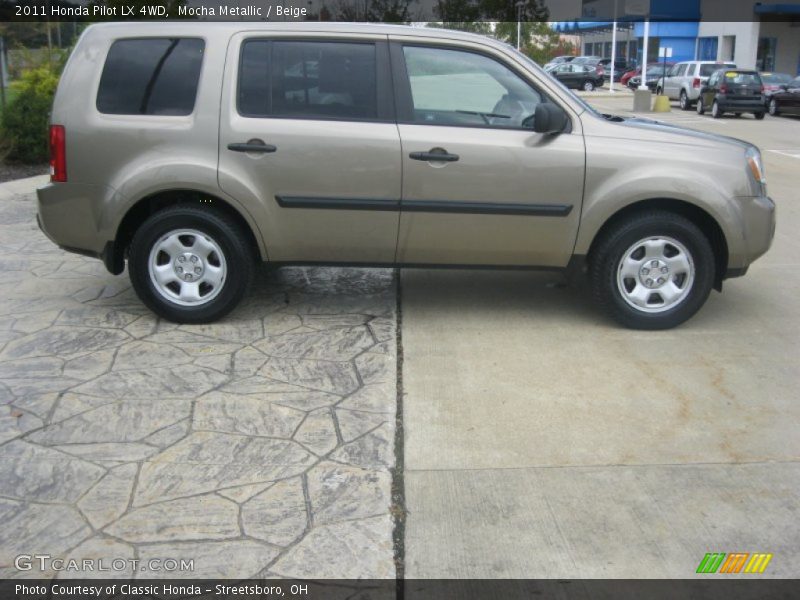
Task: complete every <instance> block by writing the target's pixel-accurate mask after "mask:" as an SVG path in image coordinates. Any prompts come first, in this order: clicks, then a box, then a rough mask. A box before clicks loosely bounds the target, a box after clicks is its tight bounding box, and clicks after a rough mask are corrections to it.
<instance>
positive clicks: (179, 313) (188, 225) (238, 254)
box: [128, 204, 256, 323]
mask: <svg viewBox="0 0 800 600" xmlns="http://www.w3.org/2000/svg"><path fill="white" fill-rule="evenodd" d="M181 229H191V230H195V231H198V232H200V233H203V234H206V235H207V236H208V237H209V238H211V239H212V240H213V241H214V242H215V243H216V245H217V246H218V247H219V248H220V249H221V252H222V254H223V257H224V261H225V264H226V269H225V271H226V272H225V277H224V280H223V283H222V284H221V285H220V288H221V289H219V291H218V292H216V295H215V296H214V297H213V298H212V299H210V300H208V301H207V302H205V303H201V304H199V305H196V306H183V305H181V304H177V303H175V302H172V301H170V300H169V299H167V298H166V297H165V296H164V295H162V293H161V292H159V291H158V290H157V289H156V287H155V285H154V283H153V281H152V279H151V277H150V270H149V264H148V261H149V260H150V252H151V250H152V249H153V247H154V245H155V244H156V243H158V242H159V241H160V240H162V239H163V238H164V236H165V235H167V234H169V233H170V232H172V231H178V230H181ZM248 239H249V236H248V235H247V232H245V231H242V228H241V227H240V226H239V225H238V224H237V223H236V222H235V221H234V220H233V219H231V218H230V217H229V216H228V215H226V214H225V213H223V212H221V211H218V210H215V209H210V208H207V207H200V206H197V205H194V204H178V205H175V206H170V207H168V208H165V209H163V210H161V211H159V212H157V213H155V214H153V215H152V216H150V217H149V218H148V219H147V220H146V221H145V222H144V223H143V224H142V225H141V226H140V227H139V229H138V230H137V231H136V234H135V235H134V236H133V240H132V241H131V245H130V249H129V254H128V271H129V273H130V278H131V283H132V284H133V289H134V290H135V291H136V294H137V295H138V296H139V298H140V299H141V300H142V302H143V303H144V304H145V305H146V306H147V307H148V308H149V309H150V310H152V311H153V312H154V313H156V314H157V315H158V316H160V317H163V318H165V319H167V320H169V321H173V322H175V323H210V322H212V321H216V320H218V319H220V318H222V317H224V316H225V315H226V314H228V313H229V312H230V311H231V310H233V309H234V308H235V307H236V305H237V304H238V303H239V302H240V301H241V299H242V298H243V297H244V295H245V293H246V292H247V289H248V287H249V286H250V283H251V281H252V279H253V271H254V263H255V253H256V251H255V249H254V248H252V247H251V245H250V244H248V242H247V240H248ZM190 241H191V240H190ZM193 243H194V242H193ZM190 249H191V248H190ZM169 285H172V284H169Z"/></svg>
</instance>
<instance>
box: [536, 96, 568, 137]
mask: <svg viewBox="0 0 800 600" xmlns="http://www.w3.org/2000/svg"><path fill="white" fill-rule="evenodd" d="M525 121H526V122H525V125H526V126H528V127H531V126H532V127H533V130H534V131H535V132H536V133H542V134H545V135H552V134H557V133H561V132H563V131H564V129H565V128H566V127H567V122H568V119H567V113H566V112H565V111H564V109H562V108H561V107H560V106H556V105H555V104H552V103H550V102H542V103H541V104H539V105H537V106H536V112H535V113H533V115H532V116H531V117H529V118H528V119H526V120H525Z"/></svg>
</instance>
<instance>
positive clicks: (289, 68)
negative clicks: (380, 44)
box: [237, 40, 378, 120]
mask: <svg viewBox="0 0 800 600" xmlns="http://www.w3.org/2000/svg"><path fill="white" fill-rule="evenodd" d="M376 68H377V67H376V55H375V45H374V44H361V43H346V42H300V41H269V40H249V41H247V42H245V44H244V46H243V48H242V59H241V68H240V73H239V88H238V98H237V102H238V108H239V112H240V113H241V114H242V115H244V116H248V117H270V116H274V117H298V118H312V119H313V118H328V119H330V118H334V119H348V120H362V119H375V118H377V113H378V103H377V78H376Z"/></svg>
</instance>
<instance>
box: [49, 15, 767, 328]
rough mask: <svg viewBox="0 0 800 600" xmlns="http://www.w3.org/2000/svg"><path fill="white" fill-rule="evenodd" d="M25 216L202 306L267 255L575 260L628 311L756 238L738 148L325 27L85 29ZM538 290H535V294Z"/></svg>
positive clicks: (741, 259) (697, 279) (458, 52)
mask: <svg viewBox="0 0 800 600" xmlns="http://www.w3.org/2000/svg"><path fill="white" fill-rule="evenodd" d="M51 149H52V159H51V172H52V177H51V180H52V181H51V182H50V183H49V184H48V185H46V186H44V187H42V188H41V189H39V190H38V197H39V222H40V225H41V227H42V229H43V230H44V231H45V233H46V234H47V235H48V236H49V237H50V238H51V239H52V240H53V241H54V242H55V243H56V244H58V245H59V246H61V247H63V248H65V249H67V250H71V251H75V252H80V253H82V254H87V255H90V256H96V257H99V258H101V259H102V260H103V261H104V263H105V265H106V267H107V268H108V270H109V271H110V272H111V273H115V274H119V273H122V272H123V270H124V269H125V265H126V262H127V268H128V272H129V275H130V278H131V281H132V283H133V287H134V289H135V290H136V292H137V293H138V295H139V296H140V298H141V299H142V301H143V302H144V303H145V304H146V305H147V306H149V307H150V308H151V309H152V310H153V311H154V312H156V313H157V314H159V315H161V316H162V317H165V318H167V319H170V320H173V321H178V322H186V323H199V322H208V321H213V320H215V319H219V318H221V317H222V316H223V315H225V314H226V313H228V312H229V311H230V310H232V309H233V308H234V307H235V306H236V304H237V303H238V302H239V300H240V299H241V298H242V297H243V295H244V294H245V292H246V290H247V288H248V285H249V283H250V281H251V279H252V277H253V273H254V265H255V263H256V262H257V261H268V262H270V263H272V264H274V265H287V264H332V265H337V264H346V265H396V266H402V267H412V266H419V267H426V266H453V267H455V266H478V267H487V266H491V267H500V268H530V269H556V270H560V271H563V272H565V273H567V274H569V275H579V274H582V273H587V274H588V276H589V277H590V279H591V282H592V286H593V289H594V299H595V301H596V303H597V304H598V305H599V306H601V307H603V308H605V309H606V310H607V311H608V312H609V314H610V315H611V316H612V317H614V318H615V319H617V320H618V321H619V322H621V323H623V324H625V325H627V326H629V327H634V328H640V329H661V328H667V327H672V326H675V325H677V324H679V323H681V322H683V321H685V320H686V319H688V318H689V317H691V316H692V315H693V314H694V313H695V312H697V310H699V309H700V307H701V306H702V305H703V303H704V302H705V301H706V298H707V297H708V295H709V293H710V292H711V290H712V288H716V289H718V290H720V289H721V286H722V282H723V280H725V279H726V278H729V277H737V276H740V275H744V273H745V272H746V271H747V268H748V267H749V265H750V264H751V263H752V262H753V261H754V260H755V259H756V258H758V257H759V256H761V255H762V254H764V253H765V252H766V251H767V249H768V248H769V247H770V244H771V241H772V237H773V233H774V228H775V206H774V204H773V202H772V200H770V199H769V197H768V196H767V191H766V180H765V176H764V168H763V165H762V163H761V156H760V154H759V151H758V149H757V148H756V147H754V146H752V145H751V144H748V143H745V142H742V141H738V140H734V139H730V138H724V137H720V136H714V135H708V134H704V133H699V132H696V131H691V130H686V129H680V128H677V127H671V126H667V125H664V124H660V123H657V122H654V121H649V120H641V119H624V118H620V117H614V116H609V115H602V114H600V113H598V112H596V111H595V110H593V109H592V108H591V107H589V106H588V105H587V104H585V103H584V102H583V101H581V100H580V99H579V98H577V97H576V96H575V95H574V94H572V93H571V92H570V91H569V90H567V89H566V88H565V87H564V86H562V85H561V84H559V83H558V82H557V81H555V80H554V79H553V78H552V77H550V76H549V75H547V74H546V73H545V72H544V71H542V70H541V69H540V68H539V67H538V66H536V65H535V64H534V63H533V62H532V61H530V60H529V59H528V58H526V57H525V56H524V55H522V54H520V53H518V52H517V51H516V50H514V49H513V48H511V47H509V46H507V45H505V44H502V43H500V42H497V41H493V40H490V39H488V38H485V37H481V36H476V35H470V34H466V33H459V32H455V31H437V30H432V29H421V28H419V29H418V28H409V27H403V26H383V25H367V24H327V23H292V24H283V23H236V22H228V23H205V22H163V23H142V24H134V23H108V24H101V25H93V26H91V27H89V28H88V29H87V30H86V31H85V32H84V34H83V35H82V37H81V38H80V41H79V42H78V44H77V46H76V47H75V50H74V51H73V53H72V56H71V57H70V59H69V62H68V64H67V66H66V68H65V70H64V73H63V75H62V78H61V82H60V83H59V87H58V91H57V93H56V97H55V103H54V106H53V112H52V125H51ZM532 309H535V307H532Z"/></svg>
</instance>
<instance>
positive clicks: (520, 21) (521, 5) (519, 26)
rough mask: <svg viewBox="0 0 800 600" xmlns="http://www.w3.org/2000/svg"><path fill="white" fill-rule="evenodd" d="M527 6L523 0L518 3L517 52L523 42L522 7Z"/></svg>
mask: <svg viewBox="0 0 800 600" xmlns="http://www.w3.org/2000/svg"><path fill="white" fill-rule="evenodd" d="M523 6H525V2H524V1H523V0H519V2H517V50H519V49H520V47H521V45H522V44H521V40H522V7H523Z"/></svg>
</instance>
